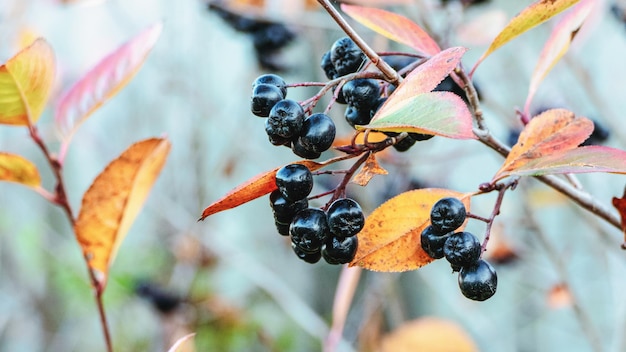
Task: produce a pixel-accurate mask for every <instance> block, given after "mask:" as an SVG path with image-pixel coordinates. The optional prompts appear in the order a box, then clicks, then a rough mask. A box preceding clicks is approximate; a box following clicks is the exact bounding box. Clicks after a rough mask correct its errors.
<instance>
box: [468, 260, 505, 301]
mask: <svg viewBox="0 0 626 352" xmlns="http://www.w3.org/2000/svg"><path fill="white" fill-rule="evenodd" d="M497 287H498V276H497V275H496V270H495V269H494V268H493V267H492V266H491V264H489V263H488V262H486V261H484V260H482V259H480V260H478V261H477V262H476V263H474V264H473V265H470V266H466V267H463V268H461V271H460V272H459V288H460V289H461V293H463V295H464V296H465V297H467V298H469V299H472V300H474V301H484V300H486V299H488V298H489V297H491V296H493V295H494V294H495V293H496V288H497Z"/></svg>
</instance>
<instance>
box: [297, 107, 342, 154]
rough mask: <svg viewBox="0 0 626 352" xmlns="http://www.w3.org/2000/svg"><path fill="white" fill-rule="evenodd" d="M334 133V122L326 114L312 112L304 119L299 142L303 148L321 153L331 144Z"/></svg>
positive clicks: (333, 139)
mask: <svg viewBox="0 0 626 352" xmlns="http://www.w3.org/2000/svg"><path fill="white" fill-rule="evenodd" d="M335 134H336V128H335V123H334V122H333V120H332V119H331V118H330V117H329V116H328V115H325V114H321V113H318V114H313V115H311V116H309V117H307V118H306V119H304V122H303V123H302V130H301V131H300V139H299V142H300V144H302V146H303V147H304V148H305V149H307V150H309V151H312V152H315V153H321V152H323V151H326V150H328V148H330V146H331V145H332V144H333V142H334V141H335Z"/></svg>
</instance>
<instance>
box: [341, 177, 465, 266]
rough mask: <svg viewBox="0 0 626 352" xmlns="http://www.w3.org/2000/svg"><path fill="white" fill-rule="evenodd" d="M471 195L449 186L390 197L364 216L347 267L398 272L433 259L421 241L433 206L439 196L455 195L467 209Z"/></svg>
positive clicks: (422, 264)
mask: <svg viewBox="0 0 626 352" xmlns="http://www.w3.org/2000/svg"><path fill="white" fill-rule="evenodd" d="M471 196H472V194H471V193H459V192H456V191H452V190H448V189H441V188H424V189H418V190H413V191H408V192H405V193H402V194H399V195H398V196H396V197H394V198H391V199H390V200H388V201H386V202H385V203H383V204H382V205H381V206H379V207H378V208H376V210H374V211H373V212H372V213H371V214H370V215H369V216H368V217H367V219H365V226H364V227H363V230H361V232H360V233H359V234H358V236H359V247H358V249H357V253H356V255H355V258H354V260H353V261H352V262H351V263H350V266H355V265H356V266H360V267H363V268H365V269H368V270H373V271H386V272H400V271H407V270H415V269H418V268H420V267H422V266H424V265H426V264H428V263H430V262H432V261H433V259H432V258H431V257H430V256H429V255H428V254H426V252H424V250H423V249H422V246H421V240H420V235H421V233H422V230H424V229H425V228H426V226H428V225H429V224H430V210H431V208H432V206H433V205H434V204H435V203H436V202H437V201H438V200H439V199H441V198H444V197H456V198H459V199H460V200H461V201H462V202H463V204H465V207H466V208H467V209H468V211H469V209H470V197H471ZM464 226H465V225H463V227H461V229H463V228H464Z"/></svg>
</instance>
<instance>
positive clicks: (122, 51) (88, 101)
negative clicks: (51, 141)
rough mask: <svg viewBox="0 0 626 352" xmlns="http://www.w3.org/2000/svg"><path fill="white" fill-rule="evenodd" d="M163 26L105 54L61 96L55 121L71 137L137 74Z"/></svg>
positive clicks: (139, 35)
mask: <svg viewBox="0 0 626 352" xmlns="http://www.w3.org/2000/svg"><path fill="white" fill-rule="evenodd" d="M162 28H163V25H162V24H161V23H157V24H155V25H152V26H151V27H149V28H147V29H145V30H144V31H142V32H141V33H139V34H138V35H137V36H135V37H134V38H133V39H131V40H130V41H128V42H126V43H125V44H123V45H122V46H120V47H119V48H117V49H116V50H115V51H114V52H112V53H110V54H109V55H108V56H106V57H105V58H104V59H102V61H100V62H99V63H98V64H97V65H96V66H95V67H93V68H92V69H91V70H90V71H89V72H88V73H87V74H86V75H85V76H83V77H82V78H81V79H80V80H79V81H78V82H76V84H74V86H72V88H70V89H69V90H68V91H67V92H66V93H65V94H64V95H63V97H62V98H61V99H60V103H59V105H58V106H57V108H56V111H55V121H56V123H57V125H58V126H59V127H60V128H61V130H62V131H63V132H65V133H67V134H68V136H71V134H72V133H73V132H74V131H75V129H76V128H78V126H79V125H80V124H81V123H82V122H84V121H85V120H86V119H87V117H89V115H90V114H91V113H93V112H94V111H95V110H96V109H98V108H99V107H100V106H101V105H102V104H104V103H105V102H106V101H107V100H108V99H110V98H111V97H113V96H114V95H115V94H116V93H117V92H119V91H120V90H121V89H122V88H123V87H124V86H126V84H128V82H130V80H131V79H132V78H133V77H134V76H135V74H136V73H137V72H138V71H139V69H140V68H141V66H142V65H143V63H144V61H145V59H146V57H147V55H148V53H150V50H152V48H153V47H154V45H155V44H156V41H157V39H158V38H159V35H160V34H161V30H162Z"/></svg>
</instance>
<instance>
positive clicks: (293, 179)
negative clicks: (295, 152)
mask: <svg viewBox="0 0 626 352" xmlns="http://www.w3.org/2000/svg"><path fill="white" fill-rule="evenodd" d="M276 186H277V187H278V191H280V193H281V195H282V196H283V197H285V198H286V199H287V200H289V201H291V202H297V201H299V200H301V199H304V198H306V197H307V196H308V195H309V193H311V190H312V189H313V175H312V174H311V171H310V170H309V169H308V168H307V167H306V166H304V165H301V164H289V165H285V166H283V167H281V168H280V169H278V171H277V172H276Z"/></svg>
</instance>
